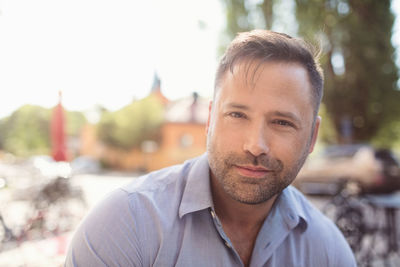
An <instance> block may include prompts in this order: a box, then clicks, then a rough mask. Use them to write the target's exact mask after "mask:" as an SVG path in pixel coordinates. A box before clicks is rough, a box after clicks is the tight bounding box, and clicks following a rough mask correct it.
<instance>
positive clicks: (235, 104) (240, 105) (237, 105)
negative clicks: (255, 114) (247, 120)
mask: <svg viewBox="0 0 400 267" xmlns="http://www.w3.org/2000/svg"><path fill="white" fill-rule="evenodd" d="M227 106H228V107H229V108H238V109H242V110H249V109H250V107H248V106H246V105H243V104H239V103H229V104H228V105H227Z"/></svg>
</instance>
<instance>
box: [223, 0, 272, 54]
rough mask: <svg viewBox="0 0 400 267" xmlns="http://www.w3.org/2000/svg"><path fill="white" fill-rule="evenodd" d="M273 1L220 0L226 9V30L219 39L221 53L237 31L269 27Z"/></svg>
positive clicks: (270, 25)
mask: <svg viewBox="0 0 400 267" xmlns="http://www.w3.org/2000/svg"><path fill="white" fill-rule="evenodd" d="M274 2H276V0H265V1H246V0H222V3H223V5H224V6H225V10H226V31H225V34H224V35H223V37H224V39H223V40H221V46H220V52H221V54H222V53H223V51H224V50H225V47H226V46H227V45H228V44H229V42H230V41H231V39H232V38H233V37H234V36H236V34H237V33H238V32H244V31H249V30H252V29H255V28H265V29H271V27H272V23H273V4H274Z"/></svg>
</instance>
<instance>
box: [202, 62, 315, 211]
mask: <svg viewBox="0 0 400 267" xmlns="http://www.w3.org/2000/svg"><path fill="white" fill-rule="evenodd" d="M253 65H256V64H253ZM247 66H248V64H246V63H238V64H237V65H236V66H235V67H234V69H233V73H231V72H230V71H228V72H227V73H225V76H224V77H223V79H222V80H221V82H220V86H219V89H218V92H217V94H216V95H215V99H214V103H213V104H212V107H211V106H210V115H209V119H208V122H207V135H208V137H207V151H208V157H209V164H210V169H211V179H213V184H215V185H217V187H219V188H221V190H220V191H221V192H223V193H224V194H227V195H228V196H229V197H230V198H232V199H234V200H236V201H239V202H242V203H246V204H259V203H263V202H265V201H267V200H269V199H270V198H272V197H273V196H275V195H277V194H278V193H280V192H281V191H282V190H283V189H284V188H286V187H287V186H288V185H289V184H290V183H291V182H292V181H293V180H294V178H295V177H296V176H297V173H298V171H299V170H300V168H301V166H302V165H303V163H304V161H305V159H306V157H307V155H308V154H309V153H310V152H311V151H312V150H313V147H314V144H315V140H316V136H317V132H318V128H319V122H320V119H319V118H317V120H316V122H315V126H314V127H313V121H314V113H313V107H314V105H313V103H312V100H311V99H312V98H311V90H312V88H311V84H310V82H309V80H308V76H307V72H306V70H305V69H304V68H303V67H302V66H301V65H299V64H296V63H283V62H267V63H263V64H262V65H261V66H260V68H258V69H257V70H256V68H255V67H254V66H253V67H250V68H248V67H247ZM255 70H256V71H255ZM253 74H254V75H253ZM214 190H215V189H214Z"/></svg>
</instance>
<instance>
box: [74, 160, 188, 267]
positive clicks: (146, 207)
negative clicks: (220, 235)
mask: <svg viewBox="0 0 400 267" xmlns="http://www.w3.org/2000/svg"><path fill="white" fill-rule="evenodd" d="M194 161H196V160H195V159H194V160H190V161H187V162H185V163H184V164H181V165H177V166H172V167H169V168H165V169H162V170H159V171H156V172H152V173H149V174H147V175H145V176H142V177H139V178H136V179H135V180H133V181H132V182H130V183H129V184H127V185H126V186H123V187H121V188H119V189H117V190H114V191H113V192H111V193H110V194H108V195H107V196H106V197H105V198H104V199H103V200H102V201H101V202H100V203H98V204H97V205H96V206H95V207H94V208H93V209H92V210H91V211H90V212H89V214H88V215H87V217H86V218H85V219H84V221H83V222H82V223H81V225H80V226H79V228H78V229H77V231H76V233H75V235H74V237H73V239H72V241H71V245H70V248H69V252H68V256H67V260H66V266H104V265H106V266H142V265H144V266H147V265H151V264H150V263H149V264H147V262H146V261H148V260H149V257H148V255H150V254H152V253H156V252H157V249H158V246H159V240H160V239H162V236H161V235H162V234H163V233H160V231H164V229H160V225H162V226H161V227H167V226H165V223H164V222H171V223H173V222H174V221H176V220H177V214H178V208H179V203H180V198H181V195H182V191H183V189H184V187H185V183H186V177H187V174H188V172H189V171H190V169H191V166H192V164H193V162H194ZM144 240H145V241H146V242H144Z"/></svg>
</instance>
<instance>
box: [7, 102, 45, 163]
mask: <svg viewBox="0 0 400 267" xmlns="http://www.w3.org/2000/svg"><path fill="white" fill-rule="evenodd" d="M50 115H51V113H50V110H48V109H45V108H42V107H39V106H32V105H25V106H22V107H21V108H19V109H18V110H16V111H15V112H13V113H12V114H11V116H9V117H6V118H4V119H2V121H1V124H0V127H1V130H0V131H1V133H2V134H1V137H2V149H4V150H6V151H8V152H11V153H13V154H15V155H18V156H28V155H32V154H48V153H49V151H50V143H51V141H50V131H49V121H50Z"/></svg>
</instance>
